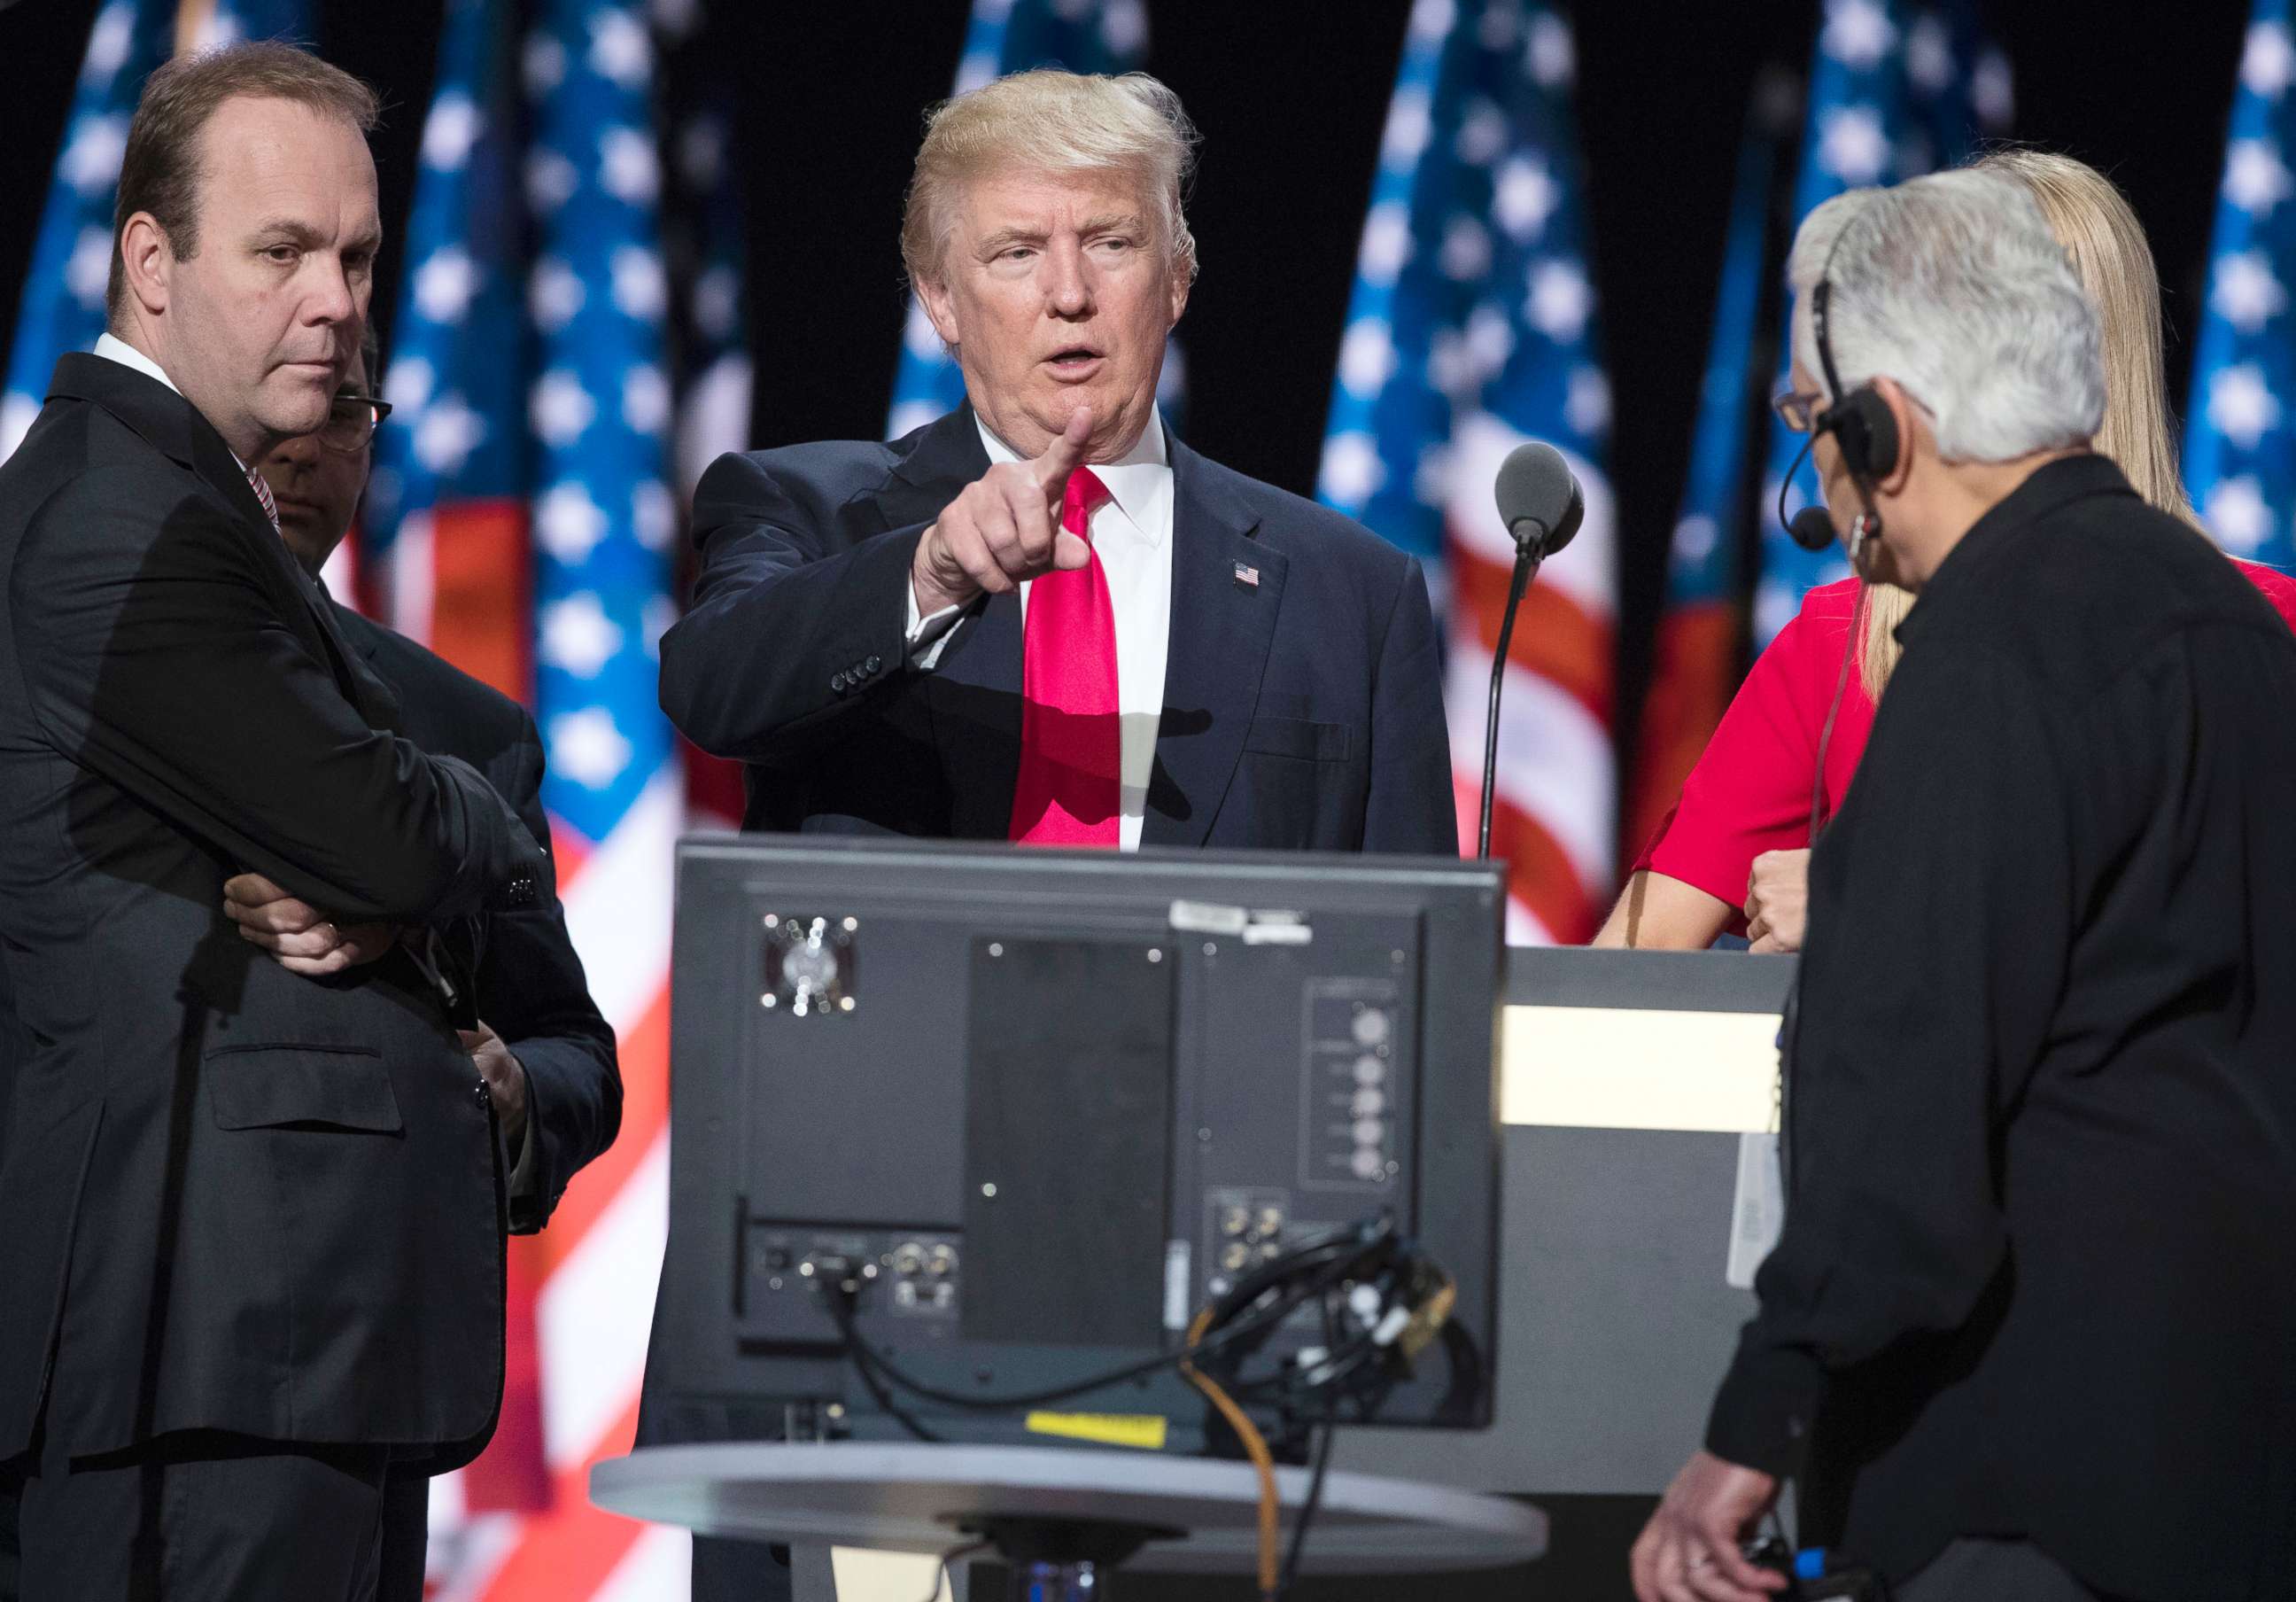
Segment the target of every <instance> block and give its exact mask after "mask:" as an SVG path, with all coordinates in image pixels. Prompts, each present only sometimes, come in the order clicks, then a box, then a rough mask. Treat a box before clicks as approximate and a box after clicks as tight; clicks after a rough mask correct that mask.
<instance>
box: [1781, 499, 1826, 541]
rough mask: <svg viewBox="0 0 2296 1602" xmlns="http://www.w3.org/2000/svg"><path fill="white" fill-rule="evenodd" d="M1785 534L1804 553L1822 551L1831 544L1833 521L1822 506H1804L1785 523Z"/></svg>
mask: <svg viewBox="0 0 2296 1602" xmlns="http://www.w3.org/2000/svg"><path fill="white" fill-rule="evenodd" d="M1786 532H1787V533H1788V534H1789V535H1791V536H1792V538H1793V542H1794V543H1795V544H1796V545H1798V546H1800V547H1801V548H1802V549H1803V550H1805V551H1823V550H1825V549H1826V548H1827V547H1828V546H1832V545H1833V540H1834V533H1833V518H1832V517H1830V516H1828V515H1827V514H1826V510H1825V507H1823V506H1804V507H1803V508H1802V509H1801V510H1800V511H1799V512H1797V513H1794V514H1793V516H1792V517H1791V518H1790V519H1788V520H1787V522H1786Z"/></svg>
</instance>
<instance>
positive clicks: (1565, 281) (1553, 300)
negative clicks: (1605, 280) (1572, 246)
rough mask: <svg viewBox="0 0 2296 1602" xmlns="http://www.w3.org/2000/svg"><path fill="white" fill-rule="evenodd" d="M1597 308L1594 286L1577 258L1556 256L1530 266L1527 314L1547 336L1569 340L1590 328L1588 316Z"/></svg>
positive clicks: (1532, 324) (1562, 340) (1532, 322)
mask: <svg viewBox="0 0 2296 1602" xmlns="http://www.w3.org/2000/svg"><path fill="white" fill-rule="evenodd" d="M1594 310H1595V292H1594V289H1593V288H1592V286H1590V285H1589V284H1588V283H1587V274H1586V272H1585V270H1584V269H1583V268H1581V267H1579V264H1578V263H1577V262H1575V261H1571V260H1568V259H1564V258H1562V257H1554V258H1550V259H1547V260H1545V261H1542V262H1540V263H1539V264H1538V266H1536V267H1532V268H1531V270H1530V300H1529V302H1528V303H1527V304H1526V306H1525V308H1524V315H1525V316H1529V318H1530V325H1531V326H1532V327H1534V328H1536V329H1538V332H1539V333H1543V334H1545V335H1546V337H1547V338H1548V339H1550V340H1554V341H1558V342H1568V341H1571V340H1575V339H1577V338H1579V336H1580V335H1581V334H1583V333H1586V332H1587V318H1588V317H1589V316H1592V315H1593V314H1594Z"/></svg>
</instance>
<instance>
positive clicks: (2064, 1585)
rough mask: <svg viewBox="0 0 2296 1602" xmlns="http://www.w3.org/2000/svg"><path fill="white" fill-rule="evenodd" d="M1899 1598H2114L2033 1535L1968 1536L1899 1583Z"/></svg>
mask: <svg viewBox="0 0 2296 1602" xmlns="http://www.w3.org/2000/svg"><path fill="white" fill-rule="evenodd" d="M1896 1597H1897V1602H2109V1599H2108V1598H2106V1597H2105V1596H2104V1595H2103V1593H2102V1592H2100V1591H2093V1590H2090V1589H2089V1588H2088V1587H2087V1586H2086V1585H2083V1584H2082V1583H2081V1582H2080V1581H2079V1580H2077V1579H2075V1578H2074V1577H2073V1574H2072V1572H2071V1570H2069V1569H2067V1568H2066V1567H2065V1566H2064V1565H2062V1564H2061V1563H2059V1562H2058V1561H2057V1560H2056V1559H2055V1558H2054V1557H2050V1556H2049V1555H2048V1554H2047V1553H2046V1552H2044V1551H2043V1550H2041V1549H2040V1548H2038V1547H2037V1546H2035V1545H2034V1544H2033V1543H2032V1542H2031V1541H2030V1540H1982V1539H1979V1538H1977V1537H1972V1536H1964V1537H1963V1538H1962V1539H1960V1540H1956V1541H1955V1542H1954V1543H1953V1544H1952V1545H1951V1546H1948V1548H1946V1549H1945V1550H1944V1551H1942V1552H1940V1553H1939V1554H1938V1555H1937V1556H1936V1557H1933V1558H1931V1560H1930V1561H1929V1562H1928V1563H1926V1564H1924V1565H1923V1566H1922V1567H1921V1568H1920V1569H1919V1570H1918V1571H1916V1572H1915V1573H1914V1574H1913V1576H1912V1577H1911V1578H1909V1579H1908V1580H1907V1581H1906V1582H1905V1583H1904V1584H1903V1585H1901V1586H1898V1588H1897V1591H1896Z"/></svg>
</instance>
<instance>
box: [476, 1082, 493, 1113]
mask: <svg viewBox="0 0 2296 1602" xmlns="http://www.w3.org/2000/svg"><path fill="white" fill-rule="evenodd" d="M493 1100H494V1097H493V1095H492V1093H490V1092H489V1091H488V1089H487V1081H486V1080H480V1081H479V1105H480V1106H482V1107H483V1106H486V1105H489V1104H490V1103H491V1102H492V1101H493Z"/></svg>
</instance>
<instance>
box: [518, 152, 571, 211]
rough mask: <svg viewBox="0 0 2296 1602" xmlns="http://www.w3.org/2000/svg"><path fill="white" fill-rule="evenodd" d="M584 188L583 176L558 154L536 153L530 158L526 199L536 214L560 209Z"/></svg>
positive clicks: (527, 162)
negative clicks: (578, 190) (576, 192)
mask: <svg viewBox="0 0 2296 1602" xmlns="http://www.w3.org/2000/svg"><path fill="white" fill-rule="evenodd" d="M581 186H582V175H581V174H580V173H579V172H577V171H576V170H575V168H574V163H573V162H571V161H570V160H567V159H566V157H565V156H564V155H562V154H561V153H560V152H557V151H554V150H537V151H536V152H534V153H533V154H531V155H529V156H528V157H527V159H526V199H527V203H528V204H529V205H530V206H532V207H533V208H534V209H536V210H537V211H555V210H557V209H558V208H560V207H561V206H563V205H564V204H565V203H566V202H567V201H570V200H572V199H573V198H574V192H575V191H576V190H577V189H579V188H580V187H581Z"/></svg>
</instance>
